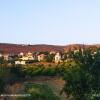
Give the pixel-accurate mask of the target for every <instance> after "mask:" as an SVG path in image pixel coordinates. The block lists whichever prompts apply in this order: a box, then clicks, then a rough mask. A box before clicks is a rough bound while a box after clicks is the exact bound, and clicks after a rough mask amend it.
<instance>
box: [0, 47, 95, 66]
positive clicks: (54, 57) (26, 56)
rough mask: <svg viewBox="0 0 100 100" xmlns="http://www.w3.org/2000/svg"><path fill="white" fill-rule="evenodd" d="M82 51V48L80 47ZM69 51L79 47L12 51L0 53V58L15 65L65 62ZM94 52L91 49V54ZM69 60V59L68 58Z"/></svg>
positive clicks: (75, 51)
mask: <svg viewBox="0 0 100 100" xmlns="http://www.w3.org/2000/svg"><path fill="white" fill-rule="evenodd" d="M80 50H81V51H82V52H83V48H81V49H80ZM69 52H73V53H74V54H75V53H78V52H79V49H75V50H72V51H64V52H56V51H51V52H48V51H45V52H33V53H32V52H30V51H29V52H26V53H24V52H20V53H18V54H14V53H12V54H11V53H10V54H8V53H4V54H2V53H0V58H1V59H2V58H3V59H4V60H5V61H7V62H9V64H12V63H13V64H15V65H19V64H21V65H25V64H32V63H36V62H49V63H55V64H59V63H61V62H67V61H68V60H69ZM94 54H96V52H95V51H93V53H92V55H94ZM70 60H71V59H70Z"/></svg>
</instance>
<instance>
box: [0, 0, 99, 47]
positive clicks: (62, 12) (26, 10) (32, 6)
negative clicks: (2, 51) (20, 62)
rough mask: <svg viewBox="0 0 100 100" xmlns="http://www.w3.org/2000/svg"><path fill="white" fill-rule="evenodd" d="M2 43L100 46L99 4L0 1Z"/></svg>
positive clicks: (61, 0) (69, 0) (84, 0)
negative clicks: (99, 44)
mask: <svg viewBox="0 0 100 100" xmlns="http://www.w3.org/2000/svg"><path fill="white" fill-rule="evenodd" d="M0 42H1V43H21V44H57V45H66V44H70V43H71V44H73V43H84V44H85V43H86V44H98V43H100V0H0Z"/></svg>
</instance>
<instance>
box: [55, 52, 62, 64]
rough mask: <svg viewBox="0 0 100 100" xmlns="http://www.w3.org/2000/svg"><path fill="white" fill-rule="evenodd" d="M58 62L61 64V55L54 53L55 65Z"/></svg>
mask: <svg viewBox="0 0 100 100" xmlns="http://www.w3.org/2000/svg"><path fill="white" fill-rule="evenodd" d="M59 62H61V55H60V53H56V55H55V63H59Z"/></svg>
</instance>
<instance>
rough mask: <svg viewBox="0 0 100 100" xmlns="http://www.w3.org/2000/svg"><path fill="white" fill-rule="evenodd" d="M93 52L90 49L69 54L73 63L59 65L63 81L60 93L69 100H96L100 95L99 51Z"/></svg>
mask: <svg viewBox="0 0 100 100" xmlns="http://www.w3.org/2000/svg"><path fill="white" fill-rule="evenodd" d="M95 52H96V53H93V52H92V50H91V49H84V50H81V49H80V50H79V52H77V53H74V52H71V53H70V58H71V59H73V61H69V62H67V63H64V64H62V65H61V66H62V70H61V71H62V73H63V74H62V75H63V78H64V80H65V85H64V88H63V90H62V91H65V93H66V95H67V96H68V98H69V100H97V99H95V98H97V96H96V95H98V94H99V93H100V50H99V49H97V50H96V51H95ZM98 98H99V97H98ZM99 99H100V98H99Z"/></svg>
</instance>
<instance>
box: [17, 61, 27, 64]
mask: <svg viewBox="0 0 100 100" xmlns="http://www.w3.org/2000/svg"><path fill="white" fill-rule="evenodd" d="M15 64H16V65H18V64H21V65H25V64H26V63H25V61H15Z"/></svg>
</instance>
